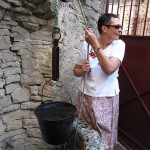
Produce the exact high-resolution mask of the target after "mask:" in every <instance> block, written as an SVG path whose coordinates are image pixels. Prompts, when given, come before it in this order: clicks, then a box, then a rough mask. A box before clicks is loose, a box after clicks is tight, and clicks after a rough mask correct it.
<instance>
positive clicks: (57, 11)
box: [53, 0, 60, 33]
mask: <svg viewBox="0 0 150 150" xmlns="http://www.w3.org/2000/svg"><path fill="white" fill-rule="evenodd" d="M55 15H56V17H55V26H54V27H53V29H54V32H57V33H58V32H60V28H59V22H58V16H59V0H55Z"/></svg>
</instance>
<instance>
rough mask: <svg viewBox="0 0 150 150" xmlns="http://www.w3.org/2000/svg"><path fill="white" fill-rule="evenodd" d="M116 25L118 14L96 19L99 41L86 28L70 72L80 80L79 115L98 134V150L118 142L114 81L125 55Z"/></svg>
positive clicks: (116, 95) (117, 109)
mask: <svg viewBox="0 0 150 150" xmlns="http://www.w3.org/2000/svg"><path fill="white" fill-rule="evenodd" d="M119 23H120V22H119V18H118V16H117V15H115V14H103V15H102V16H100V18H99V19H98V31H99V33H100V37H99V38H97V37H96V36H95V34H94V33H93V32H92V30H91V29H89V28H88V29H85V41H84V42H83V44H82V47H81V50H80V53H79V55H78V57H77V63H76V64H75V66H74V69H73V72H74V75H75V76H76V77H82V79H81V82H80V84H79V87H78V89H79V91H78V95H77V109H78V113H79V114H80V115H81V118H82V119H84V120H85V121H86V122H88V123H89V124H90V125H91V126H92V127H93V128H95V129H96V130H98V131H99V132H100V135H101V150H112V149H113V147H114V145H115V144H116V142H117V126H118V113H119V84H118V79H117V78H118V69H119V66H120V65H121V62H122V60H123V57H124V52H125V43H124V42H123V41H122V40H120V39H119V35H120V33H121V31H122V28H121V25H120V24H119ZM87 54H88V55H87ZM87 56H88V58H87ZM80 107H81V108H80ZM80 111H81V113H80Z"/></svg>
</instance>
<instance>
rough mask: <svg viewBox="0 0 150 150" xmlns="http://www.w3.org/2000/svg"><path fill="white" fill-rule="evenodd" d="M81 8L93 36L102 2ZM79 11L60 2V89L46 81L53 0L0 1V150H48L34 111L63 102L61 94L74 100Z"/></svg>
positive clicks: (81, 34) (81, 32) (80, 23)
mask: <svg viewBox="0 0 150 150" xmlns="http://www.w3.org/2000/svg"><path fill="white" fill-rule="evenodd" d="M81 2H82V6H83V11H84V12H85V15H86V18H87V21H88V23H89V25H90V26H91V27H92V28H93V30H94V31H95V33H97V30H96V21H97V19H98V17H99V15H100V14H101V13H103V12H104V9H105V7H104V6H105V1H104V0H100V1H92V0H82V1H81ZM79 8H80V7H79V5H78V1H77V0H74V2H72V3H62V2H60V8H59V25H60V29H61V34H62V37H61V39H60V42H59V47H60V79H59V81H60V82H61V83H63V85H62V84H60V83H57V82H56V83H55V82H53V81H52V80H51V76H52V67H51V66H52V65H51V63H52V57H51V54H52V46H53V45H52V40H53V39H52V37H51V35H52V32H53V27H54V24H55V0H0V150H9V149H14V150H17V149H18V150H21V149H22V150H32V149H36V150H37V149H40V150H41V149H48V148H49V145H47V144H46V143H44V142H43V140H42V139H41V133H40V129H39V126H38V123H37V119H36V117H35V115H34V109H35V108H36V107H37V106H38V105H40V103H41V101H42V100H67V101H69V99H70V98H69V97H68V95H67V94H66V89H67V91H68V92H69V93H70V96H71V98H72V100H73V102H74V100H75V97H76V91H77V85H78V82H79V79H77V78H76V77H74V76H73V73H72V69H73V66H74V64H75V59H76V55H77V52H78V49H79V47H80V44H81V41H83V40H84V30H83V29H84V28H85V24H84V21H83V17H82V15H81V11H80V9H79ZM47 81H48V82H47ZM46 82H47V84H46V85H45V86H44V90H43V85H44V84H45V83H46ZM64 87H65V88H64Z"/></svg>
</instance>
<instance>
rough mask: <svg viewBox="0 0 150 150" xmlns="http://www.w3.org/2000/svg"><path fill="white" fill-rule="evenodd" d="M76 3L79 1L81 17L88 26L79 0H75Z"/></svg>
mask: <svg viewBox="0 0 150 150" xmlns="http://www.w3.org/2000/svg"><path fill="white" fill-rule="evenodd" d="M77 1H78V3H79V7H80V10H81V14H82V17H83V20H84V23H85V26H86V27H87V28H88V24H87V21H86V18H85V15H84V13H83V8H82V5H81V1H80V0H77Z"/></svg>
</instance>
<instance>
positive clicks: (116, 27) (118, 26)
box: [104, 24, 122, 29]
mask: <svg viewBox="0 0 150 150" xmlns="http://www.w3.org/2000/svg"><path fill="white" fill-rule="evenodd" d="M104 26H107V27H114V28H115V29H119V28H121V29H122V26H121V25H119V24H118V25H110V24H105V25H104Z"/></svg>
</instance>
